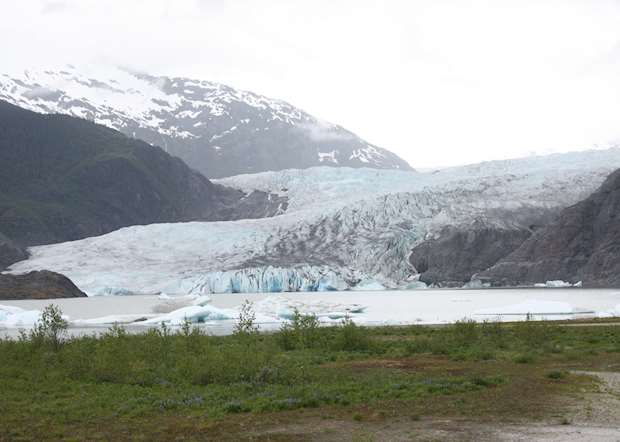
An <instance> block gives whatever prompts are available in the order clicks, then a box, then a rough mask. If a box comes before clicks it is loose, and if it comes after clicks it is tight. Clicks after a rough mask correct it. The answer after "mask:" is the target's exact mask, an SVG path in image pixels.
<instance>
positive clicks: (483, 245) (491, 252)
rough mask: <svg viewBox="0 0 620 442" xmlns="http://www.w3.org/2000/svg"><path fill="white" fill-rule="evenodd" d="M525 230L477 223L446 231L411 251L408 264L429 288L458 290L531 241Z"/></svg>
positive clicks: (530, 232) (527, 230) (450, 228)
mask: <svg viewBox="0 0 620 442" xmlns="http://www.w3.org/2000/svg"><path fill="white" fill-rule="evenodd" d="M531 234H532V231H531V230H530V229H528V228H519V229H517V228H514V229H508V228H503V227H493V226H485V225H483V224H482V223H476V225H474V226H468V228H467V229H464V228H458V227H446V228H445V229H443V230H442V231H441V233H440V235H439V237H438V238H437V239H431V240H429V241H425V242H423V243H421V244H419V245H418V246H416V247H414V248H413V250H412V251H411V255H409V262H410V263H411V265H413V267H414V268H415V269H416V271H417V272H419V273H420V281H422V282H424V283H426V284H428V285H438V286H442V287H461V286H462V285H463V284H465V283H466V282H468V281H469V280H470V279H471V277H472V275H474V274H475V273H477V272H480V271H481V270H484V269H487V268H489V267H490V266H492V265H493V264H495V263H496V262H497V261H499V260H500V259H501V258H503V257H504V256H506V255H507V254H508V253H510V252H512V251H513V250H515V249H516V248H517V247H519V246H520V245H521V244H522V243H523V241H525V240H526V239H527V238H529V237H530V235H531Z"/></svg>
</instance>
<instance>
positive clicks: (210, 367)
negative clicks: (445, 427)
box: [0, 304, 620, 440]
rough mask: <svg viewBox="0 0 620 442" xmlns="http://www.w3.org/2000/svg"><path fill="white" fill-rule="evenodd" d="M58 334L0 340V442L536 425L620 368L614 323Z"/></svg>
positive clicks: (48, 319) (245, 317) (44, 329)
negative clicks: (338, 422) (407, 424)
mask: <svg viewBox="0 0 620 442" xmlns="http://www.w3.org/2000/svg"><path fill="white" fill-rule="evenodd" d="M65 329H66V322H64V321H63V319H62V316H61V312H60V311H59V310H58V309H57V308H54V307H52V308H50V309H48V310H46V312H45V315H44V319H43V321H42V322H41V323H40V324H39V326H38V327H37V328H35V330H33V331H32V332H31V333H29V334H26V333H23V334H22V336H21V338H20V339H18V340H8V339H6V340H0V360H1V361H2V363H1V364H0V393H1V394H0V413H1V415H2V419H0V440H4V439H7V440H14V439H16V440H19V439H25V440H30V439H37V440H42V439H63V438H69V439H71V437H73V438H75V439H80V440H81V439H89V440H93V439H95V440H96V439H102V440H122V439H133V437H132V436H131V434H135V433H131V432H129V433H128V431H129V430H128V429H133V430H132V431H138V432H139V433H140V434H143V435H144V438H145V439H146V440H153V439H166V440H170V439H174V438H175V437H181V438H182V437H184V435H185V436H187V435H188V434H195V433H196V432H198V431H204V432H205V433H204V434H205V435H209V437H212V438H214V440H223V439H226V438H229V439H230V440H239V439H240V438H241V436H242V435H245V434H246V432H247V428H246V427H245V425H247V424H248V422H252V425H254V426H256V428H259V427H261V426H262V425H267V424H269V425H275V424H278V422H280V423H281V422H282V419H284V420H289V421H290V420H291V419H292V420H295V419H297V417H296V416H301V415H299V413H307V412H310V411H311V410H312V412H313V413H319V414H320V415H321V416H327V417H326V418H329V416H339V417H342V416H348V418H347V419H348V420H349V421H352V422H360V423H363V422H367V421H369V420H372V419H386V418H389V417H394V416H404V415H406V416H408V417H409V419H410V420H419V419H420V416H425V415H456V416H478V417H480V416H482V417H484V418H502V419H511V418H514V417H515V416H519V418H523V417H529V418H532V419H536V418H540V416H542V415H543V414H544V410H546V409H548V405H549V403H550V401H553V400H554V399H553V398H556V397H560V396H561V395H564V394H571V393H574V392H576V391H582V390H583V388H587V387H588V386H590V385H592V383H591V381H589V380H586V379H585V378H583V377H581V376H577V375H574V374H571V373H570V371H571V370H574V369H593V368H594V369H595V368H596V367H597V366H599V364H606V366H611V365H613V363H615V364H616V365H615V366H618V363H619V362H620V327H617V326H612V325H609V326H606V325H604V324H603V325H601V324H598V326H580V327H570V326H559V325H549V324H545V323H534V322H528V323H522V324H516V325H513V324H498V323H484V324H476V323H473V322H459V323H457V324H454V325H452V326H446V327H437V328H431V327H420V326H410V327H380V328H365V327H360V326H357V325H355V324H354V323H353V321H351V320H350V319H348V318H347V319H345V320H344V321H343V322H342V323H341V324H340V325H339V326H336V327H319V324H318V321H317V319H316V318H315V317H312V316H304V315H301V314H300V313H299V312H296V313H295V315H294V316H293V318H292V320H291V321H290V323H289V324H286V325H284V326H283V327H282V329H281V330H280V331H279V332H277V333H273V334H261V333H257V327H256V325H255V323H254V314H253V312H252V309H251V305H250V304H247V305H245V306H244V308H243V309H242V310H241V315H240V318H239V322H238V325H237V328H236V330H235V333H234V335H232V336H225V337H217V336H209V335H207V334H206V333H205V332H204V330H203V329H199V328H195V327H193V326H192V325H191V324H189V323H186V324H184V325H183V326H182V327H180V328H179V329H177V330H172V329H170V328H169V327H166V326H164V325H162V326H161V327H159V328H157V329H153V330H150V331H148V332H146V333H144V334H140V335H131V334H128V333H127V331H126V330H125V329H124V328H122V327H119V326H114V327H112V328H111V329H109V330H108V331H107V332H106V333H104V334H102V335H101V336H99V337H94V336H87V337H80V338H67V337H66V335H65V331H66V330H65ZM171 432H172V433H171ZM171 434H172V435H174V436H175V437H172V436H171ZM201 434H202V433H201ZM205 438H206V437H205ZM266 440H269V439H266ZM283 440H285V439H283Z"/></svg>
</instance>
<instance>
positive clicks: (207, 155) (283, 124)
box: [0, 66, 411, 178]
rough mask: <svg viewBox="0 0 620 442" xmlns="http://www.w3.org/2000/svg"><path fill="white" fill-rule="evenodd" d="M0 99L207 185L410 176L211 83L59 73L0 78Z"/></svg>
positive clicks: (373, 149) (265, 101) (320, 126)
mask: <svg viewBox="0 0 620 442" xmlns="http://www.w3.org/2000/svg"><path fill="white" fill-rule="evenodd" d="M0 99H2V100H6V101H9V102H11V103H13V104H15V105H17V106H20V107H24V108H26V109H29V110H33V111H35V112H41V113H62V114H69V115H72V116H76V117H81V118H85V119H88V120H92V121H94V122H96V123H100V124H104V125H106V126H109V127H111V128H113V129H117V130H119V131H120V132H123V133H124V134H126V135H129V136H132V137H135V138H140V139H143V140H145V141H147V142H148V143H150V144H153V145H158V146H160V147H162V148H164V150H166V151H167V152H168V153H170V154H172V155H175V156H178V157H180V158H181V159H183V160H184V161H185V162H186V163H187V164H188V165H189V166H190V167H192V168H194V169H196V170H198V171H200V172H202V173H203V174H204V175H206V176H207V177H209V178H219V177H225V176H231V175H237V174H241V173H255V172H262V171H268V170H283V169H288V168H307V167H313V166H347V167H371V168H377V169H401V170H410V169H411V168H410V166H409V165H408V164H407V163H406V162H405V161H404V160H402V159H400V158H399V157H398V156H396V155H395V154H393V153H391V152H389V151H387V150H385V149H382V148H380V147H377V146H375V145H372V144H370V143H367V142H366V141H364V140H362V139H361V138H359V137H358V136H356V135H355V134H353V133H352V132H349V131H348V130H346V129H344V128H342V127H340V126H337V125H334V124H331V123H327V122H324V121H321V120H319V119H317V118H315V117H313V116H312V115H309V114H307V113H306V112H304V111H302V110H300V109H298V108H296V107H294V106H292V105H290V104H288V103H286V102H284V101H280V100H275V99H271V98H267V97H264V96H261V95H257V94H254V93H252V92H246V91H241V90H238V89H234V88H231V87H228V86H225V85H222V84H218V83H212V82H209V81H202V80H192V79H187V78H169V77H155V76H150V75H146V74H142V73H135V72H130V71H127V70H123V69H118V68H102V67H97V68H96V69H91V70H90V71H89V69H77V68H75V67H73V66H66V67H63V68H62V69H59V70H30V71H24V72H22V73H19V74H14V75H13V74H8V73H4V74H2V75H0Z"/></svg>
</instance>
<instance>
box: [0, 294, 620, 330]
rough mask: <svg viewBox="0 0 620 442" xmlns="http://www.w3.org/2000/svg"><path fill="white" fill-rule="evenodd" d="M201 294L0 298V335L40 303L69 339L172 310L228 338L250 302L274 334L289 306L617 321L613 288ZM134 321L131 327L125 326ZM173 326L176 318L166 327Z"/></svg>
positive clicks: (379, 319)
mask: <svg viewBox="0 0 620 442" xmlns="http://www.w3.org/2000/svg"><path fill="white" fill-rule="evenodd" d="M208 296H209V298H211V300H210V301H209V302H208V301H207V300H206V298H205V297H202V298H199V299H198V300H196V297H174V298H173V297H166V296H163V297H160V296H157V295H139V296H138V295H136V296H94V297H89V298H73V299H55V300H24V301H0V336H5V335H7V336H17V334H18V331H19V329H20V328H28V327H29V325H28V318H32V314H36V313H37V312H36V311H40V310H42V309H43V308H44V307H45V306H46V305H48V304H55V305H58V306H59V307H60V308H61V309H62V311H63V313H64V314H65V315H66V316H67V319H68V320H69V322H70V328H69V331H70V333H71V334H72V335H80V334H91V333H100V332H102V331H105V330H107V329H108V328H109V327H110V326H111V324H113V323H114V322H119V323H123V325H124V326H125V327H126V328H127V329H128V331H130V332H140V331H145V330H146V329H147V328H148V327H156V326H159V324H161V321H166V320H168V319H170V318H171V317H174V314H175V312H181V314H184V313H182V312H185V311H191V312H192V314H194V312H198V313H199V314H202V313H200V312H202V311H203V310H204V314H203V316H202V317H200V318H199V321H200V323H198V324H196V325H197V326H199V327H201V328H204V329H205V330H206V331H207V332H209V333H212V334H218V335H221V334H229V333H231V331H232V329H233V326H234V324H235V319H234V318H236V316H237V314H238V313H237V312H238V308H239V307H240V305H241V304H242V303H243V302H244V301H246V300H248V301H250V302H252V303H253V308H254V310H255V312H256V317H257V323H258V324H259V325H260V328H261V330H264V331H269V330H276V329H278V328H279V327H280V325H281V324H282V322H283V321H285V320H286V318H288V317H290V315H291V313H292V312H293V311H294V310H295V309H298V310H299V311H300V312H302V313H314V314H316V315H317V316H318V317H319V319H320V321H321V322H323V323H325V324H336V323H338V322H340V321H341V320H342V318H343V317H345V316H349V317H350V318H352V319H353V320H354V321H355V322H356V323H358V324H364V325H405V324H446V323H452V322H455V321H458V320H461V319H464V318H469V319H474V320H476V321H485V320H487V321H494V320H500V321H516V320H526V319H528V318H531V319H549V320H561V319H579V318H591V317H610V316H620V289H581V288H526V289H521V288H516V289H481V290H476V289H454V290H452V289H427V290H402V291H389V290H388V291H347V292H296V293H256V294H216V295H208ZM188 307H189V310H187V308H188ZM3 309H4V310H3ZM179 309H185V310H179ZM3 314H4V316H3ZM12 314H13V315H21V316H19V317H23V318H26V319H25V320H24V321H22V322H20V321H15V318H18V316H11V315H12ZM177 316H178V314H177ZM11 318H12V319H13V320H12V321H11ZM136 320H137V321H139V322H133V321H136ZM175 323H176V324H178V321H176V322H171V323H170V324H172V325H173V326H174V324H175Z"/></svg>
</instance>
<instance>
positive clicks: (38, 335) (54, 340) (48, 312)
mask: <svg viewBox="0 0 620 442" xmlns="http://www.w3.org/2000/svg"><path fill="white" fill-rule="evenodd" d="M68 327H69V324H68V322H67V321H66V320H65V319H64V318H63V317H62V311H61V310H60V307H58V306H56V305H54V304H50V305H48V306H47V307H45V308H44V309H43V312H42V313H41V319H39V320H38V321H37V323H36V324H35V326H34V328H33V329H32V330H31V331H30V339H31V340H32V341H33V342H34V343H37V344H49V345H50V346H51V347H52V348H53V349H54V350H58V349H60V347H61V346H62V344H64V342H65V339H66V335H67V328H68Z"/></svg>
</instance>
